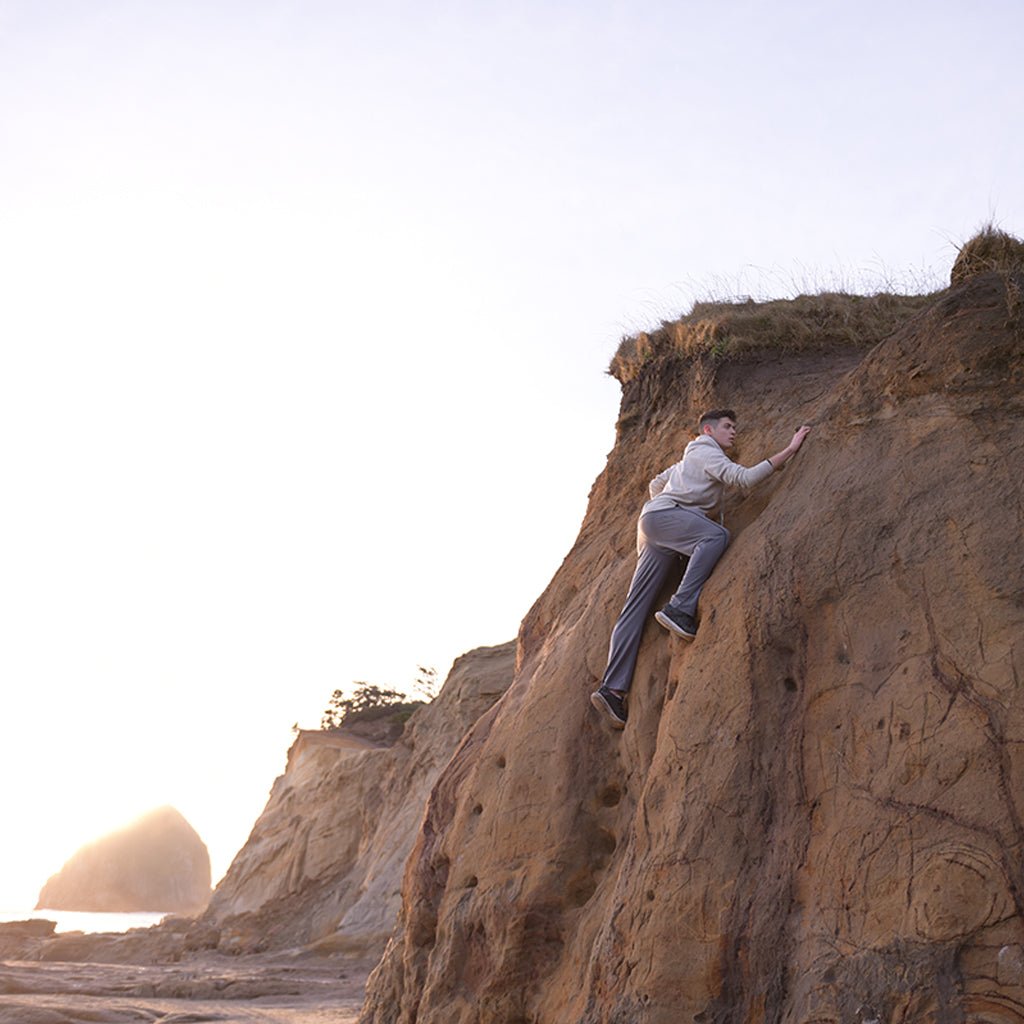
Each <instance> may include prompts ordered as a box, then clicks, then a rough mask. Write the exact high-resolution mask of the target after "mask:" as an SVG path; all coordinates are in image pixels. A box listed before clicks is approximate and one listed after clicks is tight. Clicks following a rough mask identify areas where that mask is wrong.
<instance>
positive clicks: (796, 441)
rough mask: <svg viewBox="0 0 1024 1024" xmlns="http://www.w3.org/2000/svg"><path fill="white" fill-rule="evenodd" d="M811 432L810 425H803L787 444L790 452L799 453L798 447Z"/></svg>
mask: <svg viewBox="0 0 1024 1024" xmlns="http://www.w3.org/2000/svg"><path fill="white" fill-rule="evenodd" d="M810 432H811V427H810V424H808V423H805V424H804V425H803V426H802V427H800V429H799V430H797V432H796V433H795V434H794V435H793V440H792V441H790V442H789V448H790V451H794V452H796V451H799V450H800V445H802V444H803V443H804V438H805V437H806V436H807V435H808V434H809V433H810Z"/></svg>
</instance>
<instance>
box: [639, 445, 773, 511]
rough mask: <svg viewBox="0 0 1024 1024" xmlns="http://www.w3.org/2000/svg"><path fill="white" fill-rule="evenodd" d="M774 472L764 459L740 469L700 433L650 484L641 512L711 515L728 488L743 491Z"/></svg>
mask: <svg viewBox="0 0 1024 1024" xmlns="http://www.w3.org/2000/svg"><path fill="white" fill-rule="evenodd" d="M773 469H774V467H773V466H772V464H771V463H770V462H769V461H768V460H767V459H764V460H763V461H762V462H759V463H758V464H757V465H756V466H753V467H751V468H750V469H747V468H746V467H745V466H740V465H739V464H738V463H735V462H733V461H732V459H730V458H729V456H728V455H726V454H725V452H724V451H722V448H721V446H720V445H719V444H718V442H717V441H716V440H715V439H714V438H713V437H711V436H709V435H708V434H701V436H700V437H698V438H696V439H695V440H693V441H691V442H690V443H689V444H688V445H687V446H686V450H685V451H684V452H683V457H682V459H681V460H680V461H679V462H677V463H676V464H675V465H674V466H670V467H669V468H668V469H666V470H665V471H664V472H662V473H659V474H658V475H657V476H656V477H655V478H654V479H653V480H652V481H651V483H650V492H651V500H650V501H648V502H647V504H645V505H644V508H643V511H644V512H645V513H646V512H655V511H657V510H658V509H663V508H674V507H677V506H680V505H684V506H685V507H686V508H692V509H696V510H697V511H700V512H703V513H704V515H706V516H710V515H711V514H712V513H713V512H716V511H718V509H719V508H720V506H721V504H722V492H723V491H724V490H725V488H726V487H727V486H728V487H739V488H740V489H742V490H746V489H747V488H748V487H753V486H754V484H759V483H760V482H761V481H762V480H765V479H767V478H768V477H769V476H771V474H772V471H773Z"/></svg>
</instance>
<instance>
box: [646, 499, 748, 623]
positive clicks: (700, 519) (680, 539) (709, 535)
mask: <svg viewBox="0 0 1024 1024" xmlns="http://www.w3.org/2000/svg"><path fill="white" fill-rule="evenodd" d="M645 518H649V519H650V520H651V521H650V523H648V524H647V534H648V539H649V540H650V541H651V542H652V543H654V544H657V546H658V547H659V548H662V549H664V548H668V549H671V550H673V551H677V552H679V553H680V554H684V555H689V556H690V562H689V565H687V567H686V572H685V573H684V574H683V579H682V582H681V583H680V584H679V588H678V589H677V590H676V592H675V594H674V595H673V596H672V599H671V600H670V601H669V607H670V608H672V610H673V611H676V612H682V613H683V614H685V615H689V616H691V617H693V616H695V615H696V613H697V599H698V598H699V597H700V592H701V589H702V588H703V586H704V584H705V583H706V582H707V579H708V577H709V576H710V575H711V571H712V570H713V569H714V567H715V565H716V564H717V563H718V560H719V559H720V558H721V557H722V554H723V552H724V551H725V549H726V547H727V546H728V544H729V531H728V530H727V529H726V528H725V527H724V526H719V524H718V523H716V522H713V521H712V520H710V519H708V517H707V516H705V515H703V514H702V513H700V512H696V511H694V510H693V509H688V508H678V509H673V510H671V512H666V513H664V514H661V515H659V516H658V518H657V519H655V518H654V517H653V515H652V516H650V517H645Z"/></svg>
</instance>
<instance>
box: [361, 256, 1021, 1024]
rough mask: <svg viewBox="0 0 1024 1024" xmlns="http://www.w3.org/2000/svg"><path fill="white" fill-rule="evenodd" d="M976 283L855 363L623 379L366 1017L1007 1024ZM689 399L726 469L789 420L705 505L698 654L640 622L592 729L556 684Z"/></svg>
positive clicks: (1008, 629)
mask: <svg viewBox="0 0 1024 1024" xmlns="http://www.w3.org/2000/svg"><path fill="white" fill-rule="evenodd" d="M1020 283H1021V282H1019V281H1018V282H1017V286H1018V287H1019V285H1020ZM1006 289H1007V280H1006V278H1005V275H1004V276H1000V275H997V274H983V275H981V276H977V277H972V278H971V279H970V280H968V281H966V282H965V283H964V284H963V285H961V286H959V287H957V288H955V289H953V290H951V291H950V292H948V293H946V294H944V295H943V296H941V297H939V298H938V299H937V300H936V301H935V303H934V304H933V305H932V306H931V307H929V308H927V309H926V310H925V311H924V312H922V313H920V314H918V315H917V316H915V317H914V318H913V320H911V321H910V322H909V323H908V324H907V325H906V326H905V327H904V328H902V329H900V330H898V331H897V332H896V333H895V334H893V335H892V336H891V337H889V338H887V339H886V340H885V341H883V342H882V343H881V344H879V345H878V346H877V347H875V348H873V349H872V350H870V351H869V352H867V354H864V353H863V352H862V351H858V350H856V349H852V348H851V349H849V350H843V351H834V352H832V353H828V354H817V355H814V354H810V355H809V354H797V355H791V356H787V355H785V354H777V353H772V354H767V355H766V354H765V353H760V354H758V353H752V354H750V355H749V357H747V360H746V361H745V362H740V361H733V362H726V363H723V364H716V363H714V362H713V361H712V360H711V359H709V358H707V357H705V356H702V355H697V356H694V357H692V358H684V357H682V356H673V355H667V356H664V357H657V358H655V357H652V358H651V360H650V361H649V362H647V363H644V364H642V365H639V366H638V367H637V372H636V374H635V376H634V377H632V378H631V379H629V380H628V382H627V384H626V385H625V387H624V396H623V407H622V416H621V418H620V425H619V436H618V439H617V443H616V446H615V449H614V450H613V451H612V453H611V454H610V456H609V460H608V465H607V468H606V469H605V471H604V472H603V474H602V475H601V477H600V478H599V479H598V481H597V482H596V484H595V486H594V489H593V491H592V494H591V500H590V506H589V509H588V512H587V516H586V519H585V521H584V524H583V527H582V529H581V532H580V535H579V538H578V539H577V541H576V543H575V545H574V547H573V549H572V551H571V552H570V553H569V555H568V557H567V558H566V560H565V562H564V564H563V565H562V567H561V569H560V570H559V572H558V573H557V574H556V576H555V577H554V579H553V581H552V583H551V584H550V586H549V587H548V589H547V590H546V591H545V593H544V594H543V595H542V597H541V598H540V599H539V601H538V602H537V604H536V605H535V606H534V608H533V609H532V610H531V612H530V614H529V615H528V616H527V618H526V619H525V621H524V623H523V626H522V629H521V632H520V638H519V643H520V651H519V664H518V669H517V673H516V677H515V681H514V683H513V685H512V686H511V687H510V688H509V690H508V692H507V693H506V694H505V696H504V697H503V698H502V700H501V701H500V702H499V704H498V705H497V706H496V707H495V709H494V710H493V711H492V712H491V713H489V714H487V715H486V716H484V717H483V718H482V719H480V720H479V721H478V722H477V723H476V724H475V725H474V727H473V728H472V729H471V731H470V733H469V735H468V736H467V738H466V740H465V741H464V742H463V743H462V745H461V747H460V748H459V750H458V752H457V753H456V755H455V756H454V758H453V760H452V762H451V764H450V765H449V766H448V767H447V768H446V769H445V771H444V772H443V773H442V774H441V776H440V777H439V779H438V782H437V785H436V786H435V787H434V790H433V792H432V794H431V797H430V801H429V804H428V808H427V813H426V816H425V819H424V822H423V827H422V829H421V831H420V834H419V837H418V839H417V842H416V847H415V849H414V851H413V855H412V857H411V858H410V861H409V866H408V870H407V873H406V875H405V880H404V884H403V901H402V911H401V915H400V918H399V926H398V928H397V929H396V931H395V933H394V935H393V937H392V940H391V942H390V943H389V945H388V948H387V950H386V952H385V955H384V957H383V959H382V961H381V963H380V965H379V967H378V968H377V970H376V972H375V973H374V975H373V976H372V978H371V981H370V984H369V987H368V998H367V1003H366V1007H365V1009H364V1013H363V1017H362V1020H363V1022H364V1024H370V1022H373V1024H385V1022H386V1024H396V1022H401V1024H413V1022H415V1024H471V1022H472V1024H512V1022H515V1024H526V1022H530V1024H555V1022H558V1024H561V1022H565V1021H574V1022H580V1024H597V1022H602V1024H613V1022H614V1024H618V1022H626V1021H630V1022H643V1024H678V1022H679V1021H700V1022H705V1024H711V1022H719V1024H726V1022H728V1024H739V1022H747V1021H749V1022H755V1021H757V1022H761V1021H770V1022H775V1021H785V1022H794V1024H795V1022H809V1021H814V1022H816V1024H849V1022H852V1021H862V1022H865V1024H866V1022H867V1021H874V1020H877V1021H885V1022H889V1021H904V1022H909V1021H925V1020H934V1021H950V1022H952V1021H987V1022H990V1024H1003V1022H1006V1024H1009V1022H1018V1024H1019V1022H1021V1021H1024V987H1022V980H1024V979H1022V977H1021V969H1020V967H1019V962H1020V961H1019V952H1018V951H1019V949H1020V948H1021V947H1022V945H1024V926H1022V913H1024V897H1022V891H1024V859H1022V858H1024V827H1022V824H1021V822H1022V812H1021V809H1020V799H1021V798H1020V794H1021V793H1022V792H1024V691H1022V690H1021V687H1020V680H1021V679H1022V678H1024V641H1022V637H1024V593H1022V580H1024V545H1022V544H1021V534H1022V526H1024V497H1022V491H1021V485H1020V473H1021V466H1022V465H1024V324H1022V322H1021V320H1020V314H1019V309H1018V307H1017V306H1015V305H1014V303H1013V302H1011V301H1009V299H1008V296H1007V292H1006ZM1015 309H1018V312H1017V313H1014V310H1015ZM712 406H731V407H734V408H736V409H737V410H738V412H739V424H740V428H741V438H742V441H741V443H742V452H741V453H740V459H741V461H743V457H744V456H746V458H747V460H748V461H749V460H751V459H756V458H759V457H760V456H762V455H764V454H765V453H767V452H771V451H774V450H776V449H777V448H778V447H779V446H780V443H783V442H784V441H785V440H787V439H788V437H789V436H790V433H791V431H792V430H793V428H795V426H796V425H797V424H799V423H801V422H812V423H814V425H815V426H814V432H813V433H812V435H811V437H810V439H809V440H808V442H807V444H806V445H805V447H804V449H803V450H802V451H801V453H800V455H799V457H798V458H796V459H795V460H793V462H792V463H791V464H790V465H789V466H787V467H786V469H785V470H784V471H783V472H780V473H777V474H775V476H773V477H772V478H771V480H770V481H769V483H767V484H766V485H764V486H763V487H762V488H761V489H759V490H758V491H755V492H754V493H753V494H752V495H751V496H750V497H749V498H747V499H739V500H735V501H734V502H733V503H732V505H731V506H730V507H729V508H727V512H726V517H727V522H728V525H729V526H730V529H731V530H732V531H733V536H734V540H733V543H732V545H731V547H730V549H729V550H728V551H727V553H726V555H725V556H724V558H723V560H722V562H721V563H720V564H719V566H718V568H717V569H716V571H715V574H714V576H713V577H712V579H711V580H710V582H709V584H708V585H707V587H706V589H705V591H704V595H703V597H702V604H701V610H702V616H703V620H702V626H701V632H700V635H699V636H698V638H697V640H696V641H695V642H694V643H693V644H692V645H688V644H685V643H682V642H680V641H676V640H674V639H672V638H670V637H668V636H667V635H666V634H665V633H664V631H662V630H660V629H659V628H658V627H657V626H656V625H653V624H652V625H651V627H650V630H649V633H648V634H647V635H646V637H645V642H644V646H643V648H642V650H641V653H640V659H639V662H638V667H637V672H636V676H635V682H634V690H633V695H632V697H631V707H630V721H629V724H628V726H627V728H626V730H625V731H624V733H622V734H614V733H612V732H611V731H610V730H608V729H606V728H605V727H604V723H603V722H602V721H600V720H599V718H598V717H597V716H596V715H595V714H594V713H593V712H592V709H591V708H590V705H589V703H588V701H587V695H588V691H589V690H591V689H592V688H594V687H595V686H596V684H597V681H598V679H599V677H600V674H601V672H602V670H603V667H604V662H605V656H606V652H607V644H608V637H609V634H610V631H611V627H612V624H613V623H614V621H615V618H616V615H617V613H618V611H619V608H620V606H621V603H622V600H623V598H624V595H625V593H626V588H627V585H628V581H629V577H630V574H631V573H632V570H633V565H634V550H633V539H634V534H633V530H634V521H635V516H636V514H637V510H638V507H639V505H640V504H641V502H642V500H643V497H644V493H645V486H646V482H647V481H648V480H649V479H650V478H651V477H652V476H653V475H654V474H655V473H656V472H658V471H659V470H661V469H662V468H664V466H665V465H668V464H669V463H671V462H672V461H674V460H675V459H676V458H678V455H679V452H680V451H681V449H682V447H683V444H684V443H685V440H686V439H687V437H688V436H689V433H690V431H691V430H692V425H693V424H694V423H695V422H696V418H697V415H698V413H699V412H700V410H701V409H702V408H705V407H712Z"/></svg>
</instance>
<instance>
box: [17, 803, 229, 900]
mask: <svg viewBox="0 0 1024 1024" xmlns="http://www.w3.org/2000/svg"><path fill="white" fill-rule="evenodd" d="M209 898H210V855H209V853H208V852H207V849H206V845H205V844H204V843H203V841H202V840H201V839H200V838H199V836H198V835H197V834H196V831H195V829H193V828H192V826H191V825H190V824H189V823H188V822H187V821H186V820H185V819H184V818H183V817H182V816H181V814H180V813H179V812H178V811H176V810H175V809H174V808H173V807H161V808H158V809H157V810H155V811H151V812H150V813H149V814H147V815H145V816H143V817H142V818H139V820H138V821H135V822H133V823H132V824H131V825H129V826H127V827H126V828H124V829H120V830H119V831H117V832H113V833H111V834H110V835H108V836H104V837H103V838H102V839H99V840H97V841H96V842H95V843H90V844H89V845H88V846H84V847H82V849H80V850H79V851H78V852H77V853H76V854H75V855H74V856H73V857H72V858H71V859H70V860H69V861H68V862H67V864H65V865H64V867H63V868H61V870H60V871H59V872H58V873H57V874H56V875H54V876H53V877H52V878H50V880H49V881H48V882H47V883H46V885H44V886H43V889H42V892H40V894H39V902H38V903H37V904H36V906H37V908H39V907H47V908H49V909H51V910H90V911H111V912H123V913H130V912H132V911H142V910H166V911H175V912H178V913H198V912H199V911H201V910H202V909H203V908H204V907H205V906H206V903H207V900H209Z"/></svg>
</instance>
